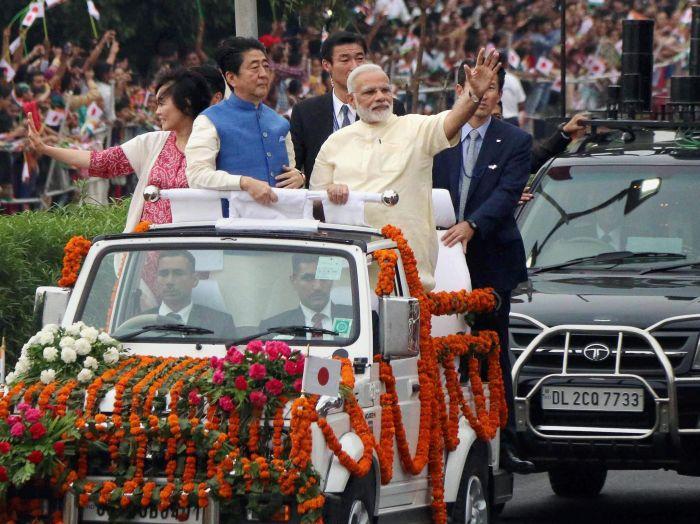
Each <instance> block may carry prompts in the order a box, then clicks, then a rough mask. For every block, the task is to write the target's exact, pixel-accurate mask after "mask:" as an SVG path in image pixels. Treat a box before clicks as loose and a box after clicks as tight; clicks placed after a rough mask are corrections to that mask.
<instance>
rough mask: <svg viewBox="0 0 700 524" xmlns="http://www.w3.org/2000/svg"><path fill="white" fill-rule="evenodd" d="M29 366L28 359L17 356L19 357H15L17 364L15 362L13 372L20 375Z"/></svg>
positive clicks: (27, 369)
mask: <svg viewBox="0 0 700 524" xmlns="http://www.w3.org/2000/svg"><path fill="white" fill-rule="evenodd" d="M30 367H31V364H30V363H29V359H28V358H27V357H19V359H17V364H15V372H17V374H19V375H22V374H24V373H26V372H27V371H29V368H30Z"/></svg>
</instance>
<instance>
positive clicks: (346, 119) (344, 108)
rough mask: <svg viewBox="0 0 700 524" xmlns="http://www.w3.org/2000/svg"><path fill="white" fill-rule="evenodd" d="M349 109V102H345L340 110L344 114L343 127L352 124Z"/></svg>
mask: <svg viewBox="0 0 700 524" xmlns="http://www.w3.org/2000/svg"><path fill="white" fill-rule="evenodd" d="M348 111H350V108H349V107H348V106H347V104H343V105H342V107H341V108H340V112H341V113H342V114H343V123H342V124H340V127H341V128H343V127H345V126H349V125H350V124H351V122H350V115H349V113H348Z"/></svg>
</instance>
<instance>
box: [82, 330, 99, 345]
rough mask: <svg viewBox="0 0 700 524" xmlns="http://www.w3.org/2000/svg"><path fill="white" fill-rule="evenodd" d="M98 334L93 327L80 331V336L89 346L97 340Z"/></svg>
mask: <svg viewBox="0 0 700 524" xmlns="http://www.w3.org/2000/svg"><path fill="white" fill-rule="evenodd" d="M98 334H99V331H97V330H96V329H95V328H94V327H84V328H83V329H81V330H80V336H81V337H83V338H84V339H86V340H87V341H88V342H90V343H91V344H92V343H93V342H95V341H96V340H97V335H98Z"/></svg>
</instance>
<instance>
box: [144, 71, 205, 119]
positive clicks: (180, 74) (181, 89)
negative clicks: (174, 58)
mask: <svg viewBox="0 0 700 524" xmlns="http://www.w3.org/2000/svg"><path fill="white" fill-rule="evenodd" d="M163 86H165V87H166V89H165V91H164V92H163V93H162V94H164V95H167V96H170V97H172V99H173V104H175V107H177V108H178V109H179V110H180V111H182V112H183V113H184V114H185V115H187V116H189V117H191V118H193V119H194V118H196V117H197V115H199V113H201V112H202V111H204V110H205V109H206V108H207V107H209V102H210V101H211V92H210V91H209V84H207V81H206V80H205V79H204V77H203V76H202V75H200V74H199V73H195V72H194V71H188V70H187V69H170V70H166V71H164V72H163V73H161V74H160V75H159V76H158V78H157V79H156V93H157V92H158V91H159V90H160V89H161V88H162V87H163Z"/></svg>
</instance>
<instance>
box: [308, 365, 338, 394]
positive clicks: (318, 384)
mask: <svg viewBox="0 0 700 524" xmlns="http://www.w3.org/2000/svg"><path fill="white" fill-rule="evenodd" d="M339 388H340V360H336V359H333V358H321V357H312V356H309V357H306V361H305V362H304V377H303V378H302V386H301V390H302V391H303V392H304V393H311V394H313V395H327V396H329V397H337V396H338V391H339Z"/></svg>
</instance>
